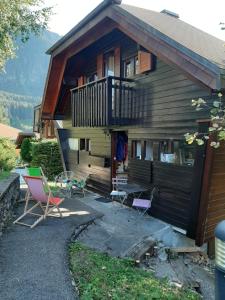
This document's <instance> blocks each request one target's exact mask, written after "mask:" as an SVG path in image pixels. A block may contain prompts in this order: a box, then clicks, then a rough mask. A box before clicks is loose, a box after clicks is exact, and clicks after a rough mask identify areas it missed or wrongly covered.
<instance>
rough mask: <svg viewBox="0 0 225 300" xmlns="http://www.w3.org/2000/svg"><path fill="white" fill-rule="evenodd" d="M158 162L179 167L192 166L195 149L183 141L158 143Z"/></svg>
mask: <svg viewBox="0 0 225 300" xmlns="http://www.w3.org/2000/svg"><path fill="white" fill-rule="evenodd" d="M159 145H160V161H162V162H167V163H174V164H179V165H188V166H193V165H194V158H195V147H193V146H191V145H187V144H186V143H185V142H184V141H162V142H160V144H159Z"/></svg>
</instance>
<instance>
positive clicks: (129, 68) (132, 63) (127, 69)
mask: <svg viewBox="0 0 225 300" xmlns="http://www.w3.org/2000/svg"><path fill="white" fill-rule="evenodd" d="M123 67H124V71H123V73H124V77H131V76H134V75H136V74H138V68H139V60H138V56H133V57H130V58H128V59H126V60H124V62H123Z"/></svg>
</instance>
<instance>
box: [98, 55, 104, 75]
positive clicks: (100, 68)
mask: <svg viewBox="0 0 225 300" xmlns="http://www.w3.org/2000/svg"><path fill="white" fill-rule="evenodd" d="M103 66H104V63H103V54H99V55H98V56H97V76H98V79H101V78H102V77H103Z"/></svg>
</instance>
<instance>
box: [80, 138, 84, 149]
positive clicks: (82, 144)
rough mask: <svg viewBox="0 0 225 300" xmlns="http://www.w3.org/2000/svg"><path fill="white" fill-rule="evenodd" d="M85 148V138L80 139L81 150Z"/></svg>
mask: <svg viewBox="0 0 225 300" xmlns="http://www.w3.org/2000/svg"><path fill="white" fill-rule="evenodd" d="M83 150H85V139H80V151H83Z"/></svg>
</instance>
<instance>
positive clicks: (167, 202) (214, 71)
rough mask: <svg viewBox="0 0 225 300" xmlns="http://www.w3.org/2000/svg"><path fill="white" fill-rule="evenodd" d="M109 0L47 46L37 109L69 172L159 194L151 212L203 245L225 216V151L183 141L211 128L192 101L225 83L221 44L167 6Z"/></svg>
mask: <svg viewBox="0 0 225 300" xmlns="http://www.w3.org/2000/svg"><path fill="white" fill-rule="evenodd" d="M120 2H121V1H118V0H117V1H116V0H114V1H112V0H111V1H103V2H102V3H101V4H100V5H99V6H98V7H97V8H96V9H94V10H93V11H92V12H91V13H90V14H89V15H88V16H87V17H85V18H84V19H83V20H82V21H81V22H80V23H79V24H77V25H76V26H75V27H74V28H73V29H72V30H71V31H70V32H69V33H68V34H66V35H65V36H64V37H63V38H61V39H60V40H59V41H58V42H57V43H56V44H55V45H53V46H52V47H51V48H50V49H49V50H48V52H47V53H48V54H49V55H51V60H50V65H49V71H48V76H47V81H46V86H45V91H44V97H43V102H42V105H41V118H42V120H45V122H47V121H50V120H62V121H63V128H60V129H58V130H57V136H58V140H59V144H60V147H61V152H62V160H63V165H64V168H65V169H66V170H73V171H74V172H75V173H76V172H78V173H79V174H81V173H82V174H83V176H84V177H86V176H87V175H89V181H88V184H89V185H90V186H91V187H92V188H95V189H97V190H99V191H101V192H105V193H108V192H109V191H110V189H111V178H112V176H115V175H117V176H120V175H121V174H122V176H128V180H129V181H130V182H134V183H136V184H139V185H140V186H145V187H147V188H150V187H152V186H157V187H158V189H159V194H158V197H157V198H156V199H154V201H153V207H152V210H151V214H152V215H153V216H155V217H157V218H160V219H162V220H164V221H166V222H168V223H170V224H172V225H174V226H176V227H179V228H182V229H183V230H185V231H186V233H187V236H189V237H191V238H193V239H195V240H196V243H197V244H198V245H201V244H203V242H207V241H209V240H210V239H212V238H213V230H214V228H215V225H216V224H217V223H218V222H219V221H220V220H221V219H224V218H225V168H224V167H225V148H224V147H221V148H220V149H218V150H216V151H214V150H213V149H212V148H211V147H210V146H208V145H206V146H201V147H199V146H197V147H196V146H193V145H191V146H190V145H187V144H186V143H185V140H184V134H185V133H187V132H193V131H197V130H199V127H200V130H203V131H204V130H205V129H206V128H207V126H208V123H207V122H206V121H204V119H205V117H206V116H204V114H203V113H202V112H196V111H195V110H194V108H192V107H191V100H192V99H193V98H194V99H196V98H198V97H202V98H204V99H211V98H212V97H213V96H214V95H215V94H216V93H217V92H218V91H222V92H223V90H224V87H225V76H224V74H225V48H224V42H223V41H222V40H219V39H217V38H215V37H213V36H211V35H209V34H207V33H205V32H203V31H201V30H198V29H197V28H194V27H193V26H191V25H189V24H187V23H185V22H183V21H182V20H180V19H179V16H178V15H176V14H174V13H172V12H169V11H162V12H160V13H159V12H154V11H150V10H146V9H142V8H139V7H133V6H129V5H124V4H121V3H120Z"/></svg>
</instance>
